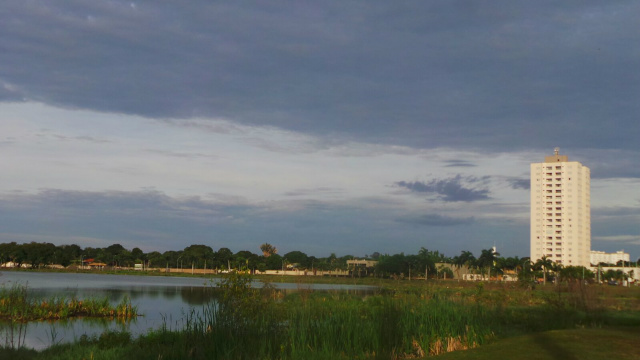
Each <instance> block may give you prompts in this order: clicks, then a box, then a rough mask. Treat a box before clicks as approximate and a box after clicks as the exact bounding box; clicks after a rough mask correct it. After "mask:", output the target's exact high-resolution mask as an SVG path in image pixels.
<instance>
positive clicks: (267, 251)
mask: <svg viewBox="0 0 640 360" xmlns="http://www.w3.org/2000/svg"><path fill="white" fill-rule="evenodd" d="M260 251H262V255H263V256H264V257H269V256H271V255H273V254H277V253H278V249H276V247H275V246H273V245H271V244H269V243H264V244H262V245H260Z"/></svg>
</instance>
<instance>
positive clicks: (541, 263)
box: [535, 255, 553, 285]
mask: <svg viewBox="0 0 640 360" xmlns="http://www.w3.org/2000/svg"><path fill="white" fill-rule="evenodd" d="M535 266H536V267H537V268H542V273H543V284H545V285H546V284H547V272H548V271H549V269H551V268H552V267H553V261H552V260H551V259H549V258H548V257H547V256H546V255H544V256H543V257H541V258H540V259H538V261H536V264H535Z"/></svg>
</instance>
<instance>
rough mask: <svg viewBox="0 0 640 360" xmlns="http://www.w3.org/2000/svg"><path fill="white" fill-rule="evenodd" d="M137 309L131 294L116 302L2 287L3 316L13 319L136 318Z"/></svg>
mask: <svg viewBox="0 0 640 360" xmlns="http://www.w3.org/2000/svg"><path fill="white" fill-rule="evenodd" d="M137 310H138V309H137V307H136V306H133V305H132V304H131V301H130V300H129V298H127V297H125V298H123V299H122V301H121V302H120V303H119V304H117V305H116V306H113V305H111V304H110V302H109V300H108V299H107V298H104V299H94V298H89V299H84V300H81V299H77V298H75V297H68V296H52V297H48V298H37V297H33V296H31V295H30V294H29V290H28V288H27V286H26V285H21V284H14V285H12V286H11V287H2V288H0V319H9V320H11V321H12V322H27V321H34V320H61V319H68V318H72V317H106V318H115V319H132V318H134V317H137V316H138V313H137Z"/></svg>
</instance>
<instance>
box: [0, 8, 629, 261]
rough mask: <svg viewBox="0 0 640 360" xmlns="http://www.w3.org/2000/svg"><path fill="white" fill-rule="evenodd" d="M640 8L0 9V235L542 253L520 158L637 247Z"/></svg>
mask: <svg viewBox="0 0 640 360" xmlns="http://www.w3.org/2000/svg"><path fill="white" fill-rule="evenodd" d="M639 16H640V2H637V1H632V0H630V1H608V2H602V1H563V2H557V1H536V2H531V1H513V0H508V1H500V0H497V1H490V2H478V1H403V2H393V1H378V0H371V1H321V2H317V1H268V2H265V1H234V2H221V1H210V0H206V1H205V0H202V1H195V0H194V1H189V2H184V1H178V0H174V1H170V0H167V1H161V2H160V1H134V2H131V1H118V0H112V1H92V0H71V1H69V0H65V1H61V0H28V1H25V0H7V1H2V2H1V3H0V18H2V19H3V20H2V21H0V154H1V155H0V169H1V172H0V173H1V174H2V175H0V242H11V241H16V242H18V243H24V242H31V241H35V242H50V243H54V244H56V245H62V244H78V245H80V246H82V247H107V246H109V245H111V244H115V243H117V244H121V245H123V246H124V247H125V248H128V249H132V248H134V247H139V248H141V249H142V250H143V251H145V252H150V251H161V252H162V251H167V250H181V249H183V248H185V247H187V246H189V245H191V244H205V245H209V246H211V247H212V248H213V249H214V250H217V249H219V248H222V247H227V248H230V249H231V250H233V251H240V250H249V251H252V252H254V253H259V252H260V251H259V246H260V245H261V244H263V243H270V244H273V245H274V246H276V248H278V249H279V252H280V253H281V254H285V253H287V252H289V251H294V250H300V251H303V252H305V253H307V254H308V255H314V256H317V257H324V256H328V255H329V254H331V253H336V254H337V255H338V256H342V255H347V254H350V255H354V256H365V255H369V254H372V253H374V252H379V253H389V254H395V253H401V252H404V253H407V254H415V253H417V252H418V251H419V249H420V248H421V247H425V248H427V249H429V250H438V251H440V252H441V253H444V254H445V255H447V256H455V255H458V254H460V252H461V251H464V250H469V251H472V252H474V253H476V255H479V253H480V251H481V250H482V249H487V248H490V247H491V246H494V245H495V246H496V247H497V249H498V251H499V252H500V253H501V254H502V255H503V256H520V257H524V256H529V216H530V214H529V211H530V210H529V196H530V195H529V164H530V163H533V162H542V161H543V160H544V157H545V156H548V155H552V154H553V149H554V148H555V147H559V148H560V153H561V154H564V155H568V156H569V160H570V161H579V162H581V163H582V164H583V165H585V166H587V167H589V168H590V169H591V176H592V182H591V198H592V204H591V218H592V249H593V250H601V251H607V252H613V251H618V250H624V251H626V252H628V253H630V254H631V258H632V259H637V258H638V257H640V121H639V118H638V116H639V114H640V71H638V69H640V31H638V21H637V19H638V17H639Z"/></svg>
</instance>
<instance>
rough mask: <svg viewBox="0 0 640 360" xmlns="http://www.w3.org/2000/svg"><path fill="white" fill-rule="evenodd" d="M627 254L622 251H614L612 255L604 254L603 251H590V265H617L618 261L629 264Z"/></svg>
mask: <svg viewBox="0 0 640 360" xmlns="http://www.w3.org/2000/svg"><path fill="white" fill-rule="evenodd" d="M629 259H630V257H629V254H627V253H626V252H624V251H616V252H614V253H606V252H604V251H596V250H591V265H593V266H597V265H598V264H600V263H604V264H617V263H618V261H626V262H629Z"/></svg>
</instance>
